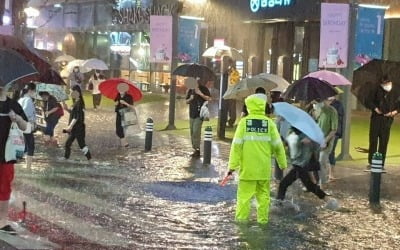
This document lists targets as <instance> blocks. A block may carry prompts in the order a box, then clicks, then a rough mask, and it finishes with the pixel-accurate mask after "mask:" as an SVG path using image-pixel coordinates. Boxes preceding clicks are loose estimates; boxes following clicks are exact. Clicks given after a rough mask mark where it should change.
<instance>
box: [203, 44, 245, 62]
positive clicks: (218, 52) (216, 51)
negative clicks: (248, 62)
mask: <svg viewBox="0 0 400 250" xmlns="http://www.w3.org/2000/svg"><path fill="white" fill-rule="evenodd" d="M202 56H203V57H208V58H215V57H222V56H229V57H230V58H232V59H233V60H235V61H237V60H243V55H242V53H240V51H239V50H237V49H235V48H231V47H229V46H226V45H223V46H212V47H210V48H208V49H206V50H205V51H204V52H203V55H202Z"/></svg>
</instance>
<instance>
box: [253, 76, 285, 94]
mask: <svg viewBox="0 0 400 250" xmlns="http://www.w3.org/2000/svg"><path fill="white" fill-rule="evenodd" d="M255 77H259V78H262V79H266V80H269V81H271V82H274V83H276V84H277V85H278V86H277V87H276V88H273V89H271V91H279V92H283V91H285V90H286V89H287V88H288V87H289V85H290V83H289V82H288V81H286V79H285V78H283V77H281V76H278V75H274V74H268V73H261V74H258V75H256V76H255Z"/></svg>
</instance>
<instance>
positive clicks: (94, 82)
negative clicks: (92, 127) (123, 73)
mask: <svg viewBox="0 0 400 250" xmlns="http://www.w3.org/2000/svg"><path fill="white" fill-rule="evenodd" d="M105 79H106V78H105V77H104V75H103V74H101V73H100V72H99V71H98V70H95V71H94V74H93V75H92V77H90V79H89V85H88V90H90V91H91V92H92V97H93V108H94V110H97V108H98V107H100V103H101V93H100V90H99V85H100V83H101V82H103V81H104V80H105Z"/></svg>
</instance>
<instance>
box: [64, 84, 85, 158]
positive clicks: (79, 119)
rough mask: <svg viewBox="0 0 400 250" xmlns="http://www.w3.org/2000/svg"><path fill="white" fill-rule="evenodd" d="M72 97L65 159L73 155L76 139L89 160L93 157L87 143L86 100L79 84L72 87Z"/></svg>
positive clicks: (66, 131)
mask: <svg viewBox="0 0 400 250" xmlns="http://www.w3.org/2000/svg"><path fill="white" fill-rule="evenodd" d="M71 90H72V92H71V97H72V99H74V104H73V105H72V110H71V112H70V116H69V123H68V124H69V125H68V127H67V128H66V129H64V130H63V132H65V133H68V134H69V136H68V139H67V141H66V142H65V154H64V157H65V159H69V157H70V155H71V145H72V143H73V142H74V140H75V139H76V140H77V141H78V144H79V147H80V149H81V150H82V152H83V154H84V155H85V156H86V158H87V159H88V161H90V159H91V158H92V156H91V154H90V151H89V148H88V146H87V145H86V143H85V102H84V101H83V97H82V91H81V88H80V87H79V86H78V85H75V86H73V87H72V89H71Z"/></svg>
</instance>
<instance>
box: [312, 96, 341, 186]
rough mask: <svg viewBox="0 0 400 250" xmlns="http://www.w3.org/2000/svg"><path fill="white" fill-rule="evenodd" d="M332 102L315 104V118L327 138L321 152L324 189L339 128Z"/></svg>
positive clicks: (321, 180)
mask: <svg viewBox="0 0 400 250" xmlns="http://www.w3.org/2000/svg"><path fill="white" fill-rule="evenodd" d="M331 103H332V101H331V100H328V99H326V100H323V101H322V102H318V103H315V104H313V112H314V117H315V118H316V120H317V123H318V125H319V127H320V128H321V130H322V132H323V133H324V136H325V143H326V145H325V147H324V148H322V147H321V150H320V155H319V163H320V165H321V168H320V171H319V173H318V175H319V182H320V187H321V188H322V189H323V188H324V186H325V184H327V183H328V181H329V176H328V175H329V171H330V170H329V169H330V167H331V166H330V164H329V155H330V153H331V152H332V148H333V143H334V139H335V134H336V131H337V128H338V114H337V112H336V110H335V108H333V107H332V106H331Z"/></svg>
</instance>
